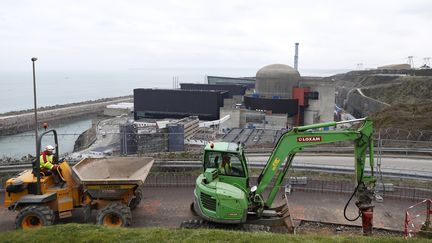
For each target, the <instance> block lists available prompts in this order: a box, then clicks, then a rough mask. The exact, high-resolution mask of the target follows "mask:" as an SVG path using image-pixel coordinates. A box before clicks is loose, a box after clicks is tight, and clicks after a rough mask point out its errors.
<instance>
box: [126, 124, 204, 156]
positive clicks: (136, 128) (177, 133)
mask: <svg viewBox="0 0 432 243" xmlns="http://www.w3.org/2000/svg"><path fill="white" fill-rule="evenodd" d="M198 129H199V120H198V117H195V116H192V117H186V118H183V119H180V120H163V121H160V120H159V121H156V120H144V121H128V122H127V123H125V124H122V125H120V152H121V154H136V153H154V152H177V151H184V150H185V140H186V139H190V138H192V137H193V136H194V135H195V134H196V133H197V132H198Z"/></svg>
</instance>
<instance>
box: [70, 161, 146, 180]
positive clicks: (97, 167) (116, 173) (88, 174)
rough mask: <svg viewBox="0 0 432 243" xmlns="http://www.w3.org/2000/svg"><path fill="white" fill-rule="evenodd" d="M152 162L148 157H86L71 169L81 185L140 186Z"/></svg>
mask: <svg viewBox="0 0 432 243" xmlns="http://www.w3.org/2000/svg"><path fill="white" fill-rule="evenodd" d="M153 162H154V159H153V158H149V157H134V158H129V157H118V158H103V159H91V158H87V159H84V160H82V161H80V162H79V163H77V164H76V165H75V166H74V167H73V168H72V170H73V172H74V175H75V177H76V178H77V179H78V180H79V181H80V182H81V183H82V184H83V185H98V184H99V185H100V184H105V185H114V184H123V185H124V184H134V185H137V186H140V185H142V184H143V183H144V181H145V179H146V177H147V175H148V173H149V172H150V169H151V167H152V166H153Z"/></svg>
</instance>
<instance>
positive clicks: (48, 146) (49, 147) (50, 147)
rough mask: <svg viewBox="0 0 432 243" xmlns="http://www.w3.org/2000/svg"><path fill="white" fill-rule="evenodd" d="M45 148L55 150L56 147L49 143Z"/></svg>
mask: <svg viewBox="0 0 432 243" xmlns="http://www.w3.org/2000/svg"><path fill="white" fill-rule="evenodd" d="M45 150H50V151H53V150H54V147H53V146H51V145H47V146H46V147H45Z"/></svg>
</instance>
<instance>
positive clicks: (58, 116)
mask: <svg viewBox="0 0 432 243" xmlns="http://www.w3.org/2000/svg"><path fill="white" fill-rule="evenodd" d="M120 102H133V98H132V96H122V97H115V98H106V99H99V100H94V101H84V102H79V103H73V104H66V105H58V106H52V107H45V108H41V109H40V110H39V109H38V122H39V123H40V124H39V126H41V124H42V123H44V122H48V123H58V122H62V121H66V120H73V119H79V118H85V117H91V116H96V115H99V114H102V113H103V111H104V109H105V107H106V106H107V105H110V104H116V103H120ZM33 129H34V111H33V110H26V111H16V112H8V113H5V114H2V115H0V136H4V135H13V134H17V133H21V132H26V131H31V130H33Z"/></svg>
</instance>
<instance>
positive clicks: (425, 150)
mask: <svg viewBox="0 0 432 243" xmlns="http://www.w3.org/2000/svg"><path fill="white" fill-rule="evenodd" d="M378 149H379V148H377V147H376V148H375V151H378ZM380 149H381V151H382V152H383V153H397V154H428V155H431V156H432V148H416V147H406V148H392V147H382V148H380ZM272 151H273V148H249V149H248V148H246V153H254V152H260V153H266V152H268V153H271V152H272ZM303 151H305V152H317V153H319V152H322V153H323V152H329V153H352V152H354V147H308V148H304V150H303Z"/></svg>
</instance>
